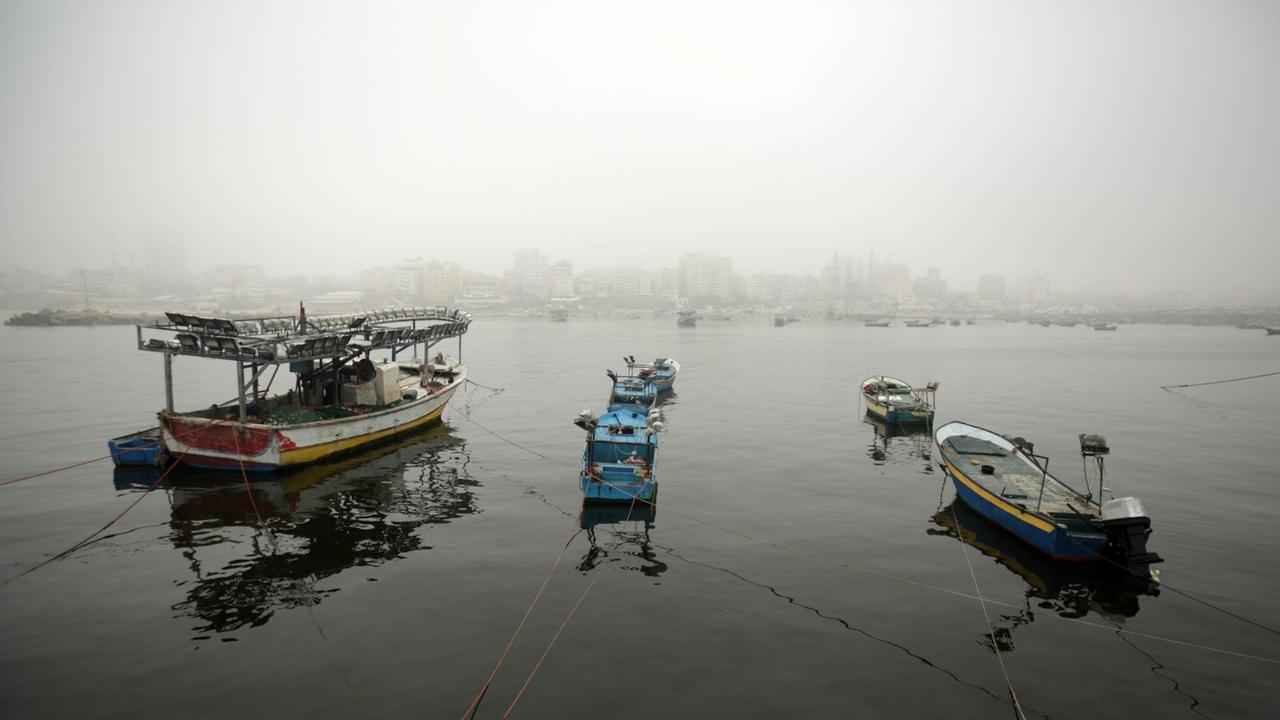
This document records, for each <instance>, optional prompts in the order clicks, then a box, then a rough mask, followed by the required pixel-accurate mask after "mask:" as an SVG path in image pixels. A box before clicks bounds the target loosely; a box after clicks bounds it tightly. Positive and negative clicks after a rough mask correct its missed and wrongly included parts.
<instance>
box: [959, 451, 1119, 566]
mask: <svg viewBox="0 0 1280 720" xmlns="http://www.w3.org/2000/svg"><path fill="white" fill-rule="evenodd" d="M943 468H944V470H945V472H946V473H947V476H948V477H950V478H951V482H952V484H954V485H955V488H956V497H958V498H960V501H961V502H963V503H964V504H965V505H967V506H968V507H970V508H971V509H973V510H974V511H976V512H977V513H978V514H980V515H982V516H983V517H985V518H986V519H988V520H990V521H991V522H993V523H995V524H996V525H999V526H1000V527H1002V528H1004V529H1005V530H1006V531H1008V532H1010V533H1012V534H1013V535H1014V536H1015V537H1017V538H1018V539H1020V540H1022V541H1023V542H1025V543H1027V544H1028V545H1030V546H1031V547H1033V548H1035V549H1037V550H1039V551H1040V552H1042V553H1044V554H1045V555H1048V556H1049V557H1052V558H1053V559H1054V560H1064V561H1072V562H1091V561H1096V560H1099V559H1100V557H1101V553H1102V546H1103V543H1104V541H1105V539H1106V538H1105V536H1103V535H1102V534H1101V533H1091V532H1080V531H1073V530H1072V529H1070V528H1069V527H1063V526H1062V524H1060V523H1055V522H1051V521H1050V520H1048V519H1045V518H1044V517H1042V516H1040V515H1037V514H1035V513H1031V512H1028V511H1027V510H1023V509H1022V508H1020V507H1018V506H1017V505H1014V504H1013V503H1010V502H1008V501H1007V500H1004V499H1003V498H1000V497H998V496H996V495H995V494H993V493H991V492H990V491H988V490H987V489H986V488H984V487H982V486H981V485H979V484H978V483H976V482H974V481H973V480H971V479H970V478H969V477H968V476H967V475H965V473H964V472H963V471H961V470H960V469H958V468H957V467H956V466H955V465H953V464H951V462H950V461H949V460H946V459H944V460H943Z"/></svg>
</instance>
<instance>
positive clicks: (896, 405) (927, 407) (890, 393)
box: [862, 375, 938, 425]
mask: <svg viewBox="0 0 1280 720" xmlns="http://www.w3.org/2000/svg"><path fill="white" fill-rule="evenodd" d="M937 392H938V383H933V382H931V383H929V384H928V385H926V386H925V387H924V388H921V389H917V388H913V387H911V385H910V384H909V383H906V382H904V381H902V380H899V379H898V378H894V377H889V376H888V375H872V376H871V377H869V378H867V379H866V380H863V381H862V399H863V400H864V401H865V402H866V404H867V414H868V415H872V416H874V417H876V418H879V419H880V420H883V421H884V422H886V423H888V424H891V425H928V424H930V423H932V422H933V406H934V400H935V398H936V393H937Z"/></svg>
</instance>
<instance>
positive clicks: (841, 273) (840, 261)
mask: <svg viewBox="0 0 1280 720" xmlns="http://www.w3.org/2000/svg"><path fill="white" fill-rule="evenodd" d="M818 285H819V291H820V292H821V294H822V298H823V300H824V301H825V302H826V303H827V305H828V307H843V306H846V305H848V304H849V303H851V302H853V301H854V300H855V299H857V296H858V295H859V294H860V293H861V292H862V268H861V267H860V266H859V265H858V263H857V262H856V261H855V260H854V259H853V257H852V256H851V255H841V254H839V253H835V254H834V255H832V257H831V262H829V263H827V265H826V267H824V268H822V274H821V275H820V276H819V277H818Z"/></svg>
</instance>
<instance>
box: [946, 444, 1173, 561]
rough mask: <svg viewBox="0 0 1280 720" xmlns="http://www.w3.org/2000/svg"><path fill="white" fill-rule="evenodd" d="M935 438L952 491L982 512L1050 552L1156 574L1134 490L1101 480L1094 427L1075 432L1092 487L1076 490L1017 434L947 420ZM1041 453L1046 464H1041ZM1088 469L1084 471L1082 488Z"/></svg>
mask: <svg viewBox="0 0 1280 720" xmlns="http://www.w3.org/2000/svg"><path fill="white" fill-rule="evenodd" d="M934 440H935V442H936V443H937V445H938V449H939V451H940V452H941V456H942V463H941V467H942V469H943V471H944V472H945V473H946V474H947V476H948V477H950V478H951V480H952V483H953V484H954V485H955V488H956V496H957V497H959V498H960V500H961V501H962V502H963V503H965V504H966V505H968V506H969V507H971V508H973V509H974V510H976V511H977V512H978V513H979V514H980V515H982V516H983V517H985V518H987V519H988V520H990V521H992V522H994V523H996V524H997V525H1000V526H1001V527H1003V528H1004V529H1005V530H1008V531H1009V532H1010V533H1012V534H1013V535H1014V536H1016V537H1018V538H1019V539H1021V540H1022V541H1023V542H1026V543H1027V544H1029V545H1031V546H1032V547H1033V548H1035V549H1037V550H1039V551H1040V552H1042V553H1044V554H1046V555H1048V556H1050V557H1052V558H1053V559H1055V560H1072V561H1085V562H1095V561H1110V562H1112V563H1115V564H1117V565H1119V566H1122V567H1126V568H1128V570H1129V571H1130V572H1131V573H1132V574H1133V575H1134V576H1135V577H1137V578H1155V577H1156V574H1153V572H1152V571H1151V569H1150V566H1151V564H1152V563H1158V562H1161V558H1160V556H1159V555H1157V554H1155V553H1152V552H1148V551H1147V536H1148V535H1149V534H1150V533H1151V519H1150V518H1149V517H1147V514H1146V511H1145V510H1144V509H1143V507H1142V503H1141V502H1140V501H1139V500H1138V499H1137V498H1134V497H1120V498H1117V497H1115V496H1114V495H1113V496H1112V499H1111V500H1106V501H1103V499H1102V493H1104V492H1110V491H1109V490H1108V489H1107V488H1106V487H1105V485H1104V484H1103V476H1104V464H1103V458H1104V456H1106V455H1107V454H1108V453H1109V452H1110V448H1109V447H1108V446H1107V443H1106V440H1105V439H1104V438H1103V437H1102V436H1100V435H1081V436H1080V454H1081V456H1082V457H1083V458H1084V461H1085V463H1086V468H1087V463H1088V460H1089V459H1090V458H1092V459H1093V460H1094V461H1095V465H1096V468H1097V475H1098V495H1097V496H1096V497H1095V496H1094V494H1093V492H1092V490H1091V489H1089V492H1087V493H1081V492H1079V491H1078V490H1075V489H1074V488H1071V487H1069V486H1068V485H1066V484H1065V483H1063V482H1062V481H1061V480H1058V479H1057V478H1055V477H1054V476H1052V475H1050V474H1049V472H1048V460H1049V459H1048V458H1047V457H1044V456H1042V455H1035V454H1034V446H1033V445H1032V444H1031V443H1030V442H1028V441H1026V440H1023V439H1022V438H1013V439H1009V438H1006V437H1004V436H1003V435H999V434H996V433H994V432H991V431H990V430H986V429H983V428H980V427H977V426H974V425H969V424H968V423H963V422H949V423H947V424H946V425H943V426H942V427H940V428H938V430H937V432H935V433H934ZM1041 460H1043V461H1044V464H1041V462H1040V461H1041ZM1088 482H1089V479H1088V475H1086V476H1085V483H1086V488H1087V489H1088Z"/></svg>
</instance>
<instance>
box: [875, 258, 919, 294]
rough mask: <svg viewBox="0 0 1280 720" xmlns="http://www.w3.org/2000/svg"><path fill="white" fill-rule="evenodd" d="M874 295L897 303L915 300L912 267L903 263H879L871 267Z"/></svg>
mask: <svg viewBox="0 0 1280 720" xmlns="http://www.w3.org/2000/svg"><path fill="white" fill-rule="evenodd" d="M871 293H872V295H874V296H876V297H878V298H881V299H884V300H889V301H891V302H897V303H912V302H915V295H914V293H913V292H912V287H911V268H909V267H907V266H906V265H904V264H902V263H877V264H873V265H872V267H871Z"/></svg>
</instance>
